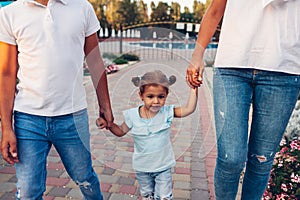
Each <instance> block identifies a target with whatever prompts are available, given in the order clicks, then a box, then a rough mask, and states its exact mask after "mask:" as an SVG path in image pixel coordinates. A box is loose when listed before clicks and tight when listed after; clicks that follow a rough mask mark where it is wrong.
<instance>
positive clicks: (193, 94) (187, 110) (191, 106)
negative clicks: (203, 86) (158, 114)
mask: <svg viewBox="0 0 300 200" xmlns="http://www.w3.org/2000/svg"><path fill="white" fill-rule="evenodd" d="M197 100H198V88H191V89H190V96H189V99H188V101H187V103H186V105H185V106H184V107H176V108H174V117H186V116H188V115H190V114H192V113H193V112H194V111H195V109H196V107H197Z"/></svg>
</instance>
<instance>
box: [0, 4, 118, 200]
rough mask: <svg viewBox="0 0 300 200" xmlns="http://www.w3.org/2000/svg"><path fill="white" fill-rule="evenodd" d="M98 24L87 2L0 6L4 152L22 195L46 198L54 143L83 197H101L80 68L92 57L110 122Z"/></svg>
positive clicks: (102, 104) (102, 107) (0, 107)
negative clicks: (12, 167) (93, 158)
mask: <svg viewBox="0 0 300 200" xmlns="http://www.w3.org/2000/svg"><path fill="white" fill-rule="evenodd" d="M99 28H100V26H99V22H98V20H97V17H96V15H95V13H94V10H93V8H92V6H91V4H90V3H89V2H88V1H86V0H35V1H34V0H19V1H16V2H14V3H12V4H11V5H8V6H6V7H4V8H2V9H1V11H0V57H1V59H0V110H1V123H2V142H1V151H2V156H3V158H4V159H5V160H6V161H7V162H8V163H10V164H15V167H16V175H17V179H18V180H17V192H16V197H17V199H42V196H43V192H44V191H45V189H46V186H45V185H46V184H45V182H46V162H47V155H48V152H49V150H50V148H51V146H52V144H53V145H54V147H55V148H56V150H57V151H58V153H59V155H60V157H61V159H62V162H63V164H64V166H65V168H66V170H67V172H68V173H69V175H70V176H71V178H72V179H73V180H74V181H75V182H76V183H77V184H78V185H79V186H80V189H81V192H82V194H83V196H84V198H85V199H89V200H97V199H103V197H102V194H101V190H100V183H99V180H98V177H97V175H96V173H95V172H94V170H93V168H92V160H91V153H90V146H89V137H90V135H89V127H88V116H87V109H86V107H87V103H86V94H85V89H84V86H83V73H82V72H83V71H82V70H83V68H82V66H83V60H84V56H86V59H87V62H88V65H89V67H90V72H91V76H92V80H93V83H94V85H95V88H96V93H97V97H98V102H99V110H100V111H99V113H101V114H102V115H104V117H105V119H106V120H107V121H108V126H110V124H111V123H112V122H113V115H112V111H111V104H110V99H109V93H108V89H107V79H106V74H105V73H104V72H105V71H104V65H103V61H102V58H101V56H100V52H99V47H98V40H97V35H96V32H97V30H99ZM17 78H18V83H17V89H16V79H17ZM13 112H14V115H13V117H14V123H12V122H13V120H12V113H13Z"/></svg>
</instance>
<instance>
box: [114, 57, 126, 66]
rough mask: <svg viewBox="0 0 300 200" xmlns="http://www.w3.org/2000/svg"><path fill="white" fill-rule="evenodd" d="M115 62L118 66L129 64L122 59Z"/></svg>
mask: <svg viewBox="0 0 300 200" xmlns="http://www.w3.org/2000/svg"><path fill="white" fill-rule="evenodd" d="M113 62H114V63H116V64H117V65H122V64H128V60H125V59H123V58H121V57H119V58H116V59H115V60H114V61H113Z"/></svg>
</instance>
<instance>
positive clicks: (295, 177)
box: [291, 172, 300, 183]
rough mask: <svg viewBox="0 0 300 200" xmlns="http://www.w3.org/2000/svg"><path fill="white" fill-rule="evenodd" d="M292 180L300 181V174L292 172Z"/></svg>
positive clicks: (294, 181)
mask: <svg viewBox="0 0 300 200" xmlns="http://www.w3.org/2000/svg"><path fill="white" fill-rule="evenodd" d="M291 181H292V182H293V183H300V177H299V175H298V174H296V175H295V173H294V172H293V173H292V174H291Z"/></svg>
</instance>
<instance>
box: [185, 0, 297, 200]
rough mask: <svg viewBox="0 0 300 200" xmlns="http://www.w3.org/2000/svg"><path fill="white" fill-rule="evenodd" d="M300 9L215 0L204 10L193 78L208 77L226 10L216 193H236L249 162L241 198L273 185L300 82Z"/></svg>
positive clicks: (263, 1)
mask: <svg viewBox="0 0 300 200" xmlns="http://www.w3.org/2000/svg"><path fill="white" fill-rule="evenodd" d="M299 11H300V1H299V0H251V1H249V0H228V1H226V0H213V1H212V3H211V5H210V7H209V9H208V10H207V12H206V14H205V16H204V17H203V20H202V22H201V28H200V30H199V34H198V39H197V45H196V48H195V50H194V53H193V57H192V60H191V64H190V66H189V67H188V69H187V82H188V83H189V85H190V86H191V87H198V86H200V84H201V83H202V73H203V69H204V66H203V62H202V57H203V52H204V49H205V47H206V46H207V44H208V43H209V42H210V38H211V37H212V35H213V34H214V32H215V29H216V27H217V25H218V23H219V21H220V19H221V18H222V17H223V23H222V29H221V35H220V42H219V45H218V51H217V56H216V60H215V69H214V82H213V95H214V116H215V125H216V135H217V148H218V156H217V162H216V168H215V174H214V176H215V179H214V186H215V196H216V200H235V198H236V194H237V191H238V185H239V180H240V173H241V172H242V170H243V168H244V166H245V163H246V171H245V174H244V176H243V186H242V187H243V188H242V194H241V199H243V200H260V199H261V197H262V195H263V193H264V191H265V188H266V186H267V183H268V179H269V175H270V170H271V168H272V164H273V160H274V156H275V153H276V151H277V148H278V146H279V142H280V140H281V138H282V136H283V133H284V131H285V128H286V126H287V123H288V121H289V118H290V115H291V113H292V111H293V108H294V106H295V103H296V101H297V98H298V95H299V90H300V12H299ZM251 104H252V108H253V112H252V113H250V115H251V119H252V121H251V124H250V132H249V134H248V123H249V110H250V105H251Z"/></svg>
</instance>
